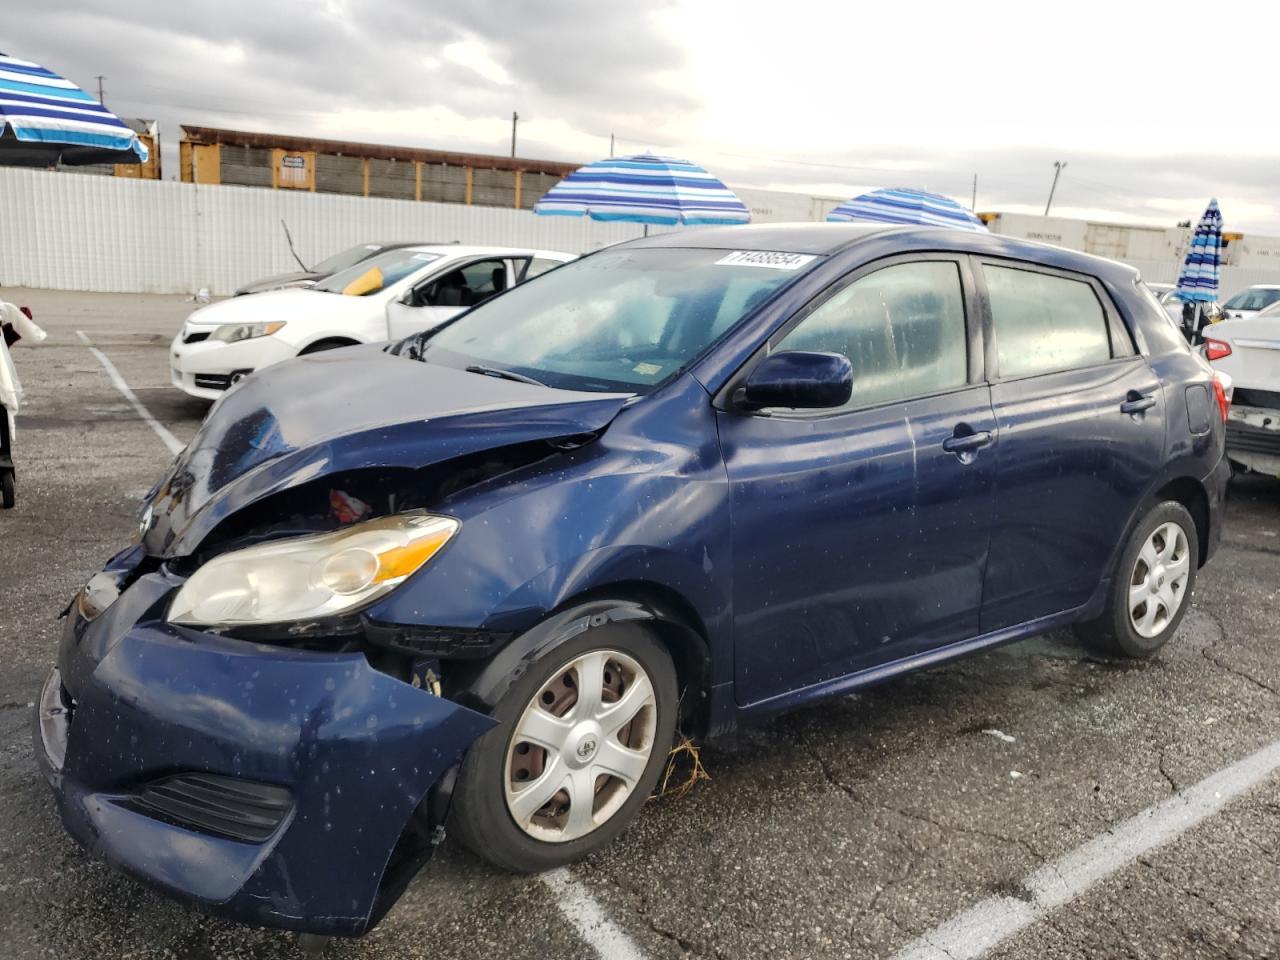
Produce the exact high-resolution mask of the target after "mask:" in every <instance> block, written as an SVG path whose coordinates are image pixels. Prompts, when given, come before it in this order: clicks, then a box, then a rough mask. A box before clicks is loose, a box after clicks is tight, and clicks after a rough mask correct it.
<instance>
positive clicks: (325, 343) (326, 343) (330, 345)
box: [298, 340, 360, 357]
mask: <svg viewBox="0 0 1280 960" xmlns="http://www.w3.org/2000/svg"><path fill="white" fill-rule="evenodd" d="M359 345H360V341H359V340H317V341H316V342H315V343H311V344H308V345H307V346H305V347H303V348H302V349H301V350H299V351H298V356H300V357H305V356H306V355H307V354H309V353H320V352H321V351H322V350H337V349H338V348H339V347H358V346H359Z"/></svg>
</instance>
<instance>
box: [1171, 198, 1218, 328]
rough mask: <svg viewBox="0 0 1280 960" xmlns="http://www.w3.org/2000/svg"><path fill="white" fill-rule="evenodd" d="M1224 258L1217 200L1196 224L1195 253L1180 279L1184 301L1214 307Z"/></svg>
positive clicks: (1192, 247)
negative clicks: (1220, 262) (1201, 302)
mask: <svg viewBox="0 0 1280 960" xmlns="http://www.w3.org/2000/svg"><path fill="white" fill-rule="evenodd" d="M1221 255H1222V211H1221V210H1219V209H1218V201H1217V199H1213V200H1210V201H1209V206H1208V208H1207V209H1206V210H1205V212H1204V216H1203V217H1201V218H1200V222H1199V223H1198V224H1196V232H1195V233H1194V234H1193V235H1192V237H1191V249H1189V250H1188V251H1187V258H1186V260H1184V261H1183V263H1182V273H1181V274H1179V275H1178V293H1179V294H1180V295H1181V297H1182V299H1183V300H1200V301H1203V302H1206V303H1212V302H1213V301H1214V300H1217V299H1218V263H1219V260H1220V259H1221Z"/></svg>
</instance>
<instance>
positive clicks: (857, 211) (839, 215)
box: [827, 187, 987, 233]
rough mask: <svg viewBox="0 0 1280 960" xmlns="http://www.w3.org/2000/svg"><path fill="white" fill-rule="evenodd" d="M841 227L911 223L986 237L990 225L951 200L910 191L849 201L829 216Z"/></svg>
mask: <svg viewBox="0 0 1280 960" xmlns="http://www.w3.org/2000/svg"><path fill="white" fill-rule="evenodd" d="M827 219H828V220H830V221H833V222H837V223H847V222H849V221H855V220H868V221H871V222H872V223H908V224H915V225H916V226H924V227H951V228H953V229H956V230H973V231H981V232H983V233H985V232H986V231H987V227H986V224H984V223H983V222H982V221H981V220H979V219H978V218H977V217H976V216H974V215H973V214H972V213H971V212H970V211H968V210H966V209H965V208H964V207H962V206H960V204H958V203H956V202H955V201H954V200H952V199H951V198H950V197H943V196H939V195H938V194H936V193H925V192H924V191H923V190H912V189H910V188H908V187H894V188H892V189H886V190H872V191H871V192H870V193H864V194H862V196H860V197H854V198H853V199H852V200H846V201H845V202H844V203H842V204H840V206H838V207H836V208H835V209H834V210H832V211H831V212H830V213H828V214H827Z"/></svg>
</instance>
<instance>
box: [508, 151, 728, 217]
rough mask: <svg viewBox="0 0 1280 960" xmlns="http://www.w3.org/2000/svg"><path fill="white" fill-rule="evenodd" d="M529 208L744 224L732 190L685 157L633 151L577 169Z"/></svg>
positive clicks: (561, 213)
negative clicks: (683, 158) (676, 157)
mask: <svg viewBox="0 0 1280 960" xmlns="http://www.w3.org/2000/svg"><path fill="white" fill-rule="evenodd" d="M533 212H534V213H537V214H540V215H542V216H544V217H582V216H587V217H590V218H591V219H592V220H622V221H628V222H631V223H644V224H649V223H656V224H663V225H666V226H675V225H677V224H687V225H693V224H709V223H747V222H748V221H750V219H751V212H750V211H749V210H748V209H747V205H746V204H745V203H743V202H742V201H741V200H739V199H738V198H737V196H736V195H735V194H734V192H733V191H732V190H730V189H729V188H728V187H726V186H725V185H724V184H723V183H721V182H720V181H719V180H717V179H716V178H715V177H714V176H712V175H711V174H710V173H708V172H707V171H706V170H704V169H702V167H700V166H698V165H697V164H695V163H690V162H689V161H688V160H677V159H675V158H674V157H657V156H651V155H649V154H638V155H636V156H631V157H610V158H609V159H608V160H599V161H597V162H595V163H589V164H587V165H586V166H585V167H579V168H578V169H577V170H575V171H574V172H573V173H571V174H569V175H568V176H567V177H565V178H564V179H563V180H561V181H560V182H559V183H557V184H556V185H555V186H554V187H552V188H551V189H550V190H548V191H547V192H546V194H544V195H543V197H542V199H541V200H539V201H538V202H537V203H536V204H534V207H533Z"/></svg>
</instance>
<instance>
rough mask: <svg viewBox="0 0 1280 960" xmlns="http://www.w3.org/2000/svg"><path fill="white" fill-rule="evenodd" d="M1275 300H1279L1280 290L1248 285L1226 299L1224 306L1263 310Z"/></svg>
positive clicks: (1229, 308)
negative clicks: (1246, 288) (1247, 287)
mask: <svg viewBox="0 0 1280 960" xmlns="http://www.w3.org/2000/svg"><path fill="white" fill-rule="evenodd" d="M1277 300H1280V290H1267V289H1262V288H1258V287H1250V288H1249V289H1248V290H1241V291H1240V292H1239V293H1237V294H1236V295H1235V296H1234V297H1232V298H1231V299H1230V300H1228V301H1227V304H1226V306H1227V309H1228V310H1265V309H1266V308H1267V307H1269V306H1271V305H1272V304H1273V303H1275V302H1276V301H1277Z"/></svg>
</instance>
